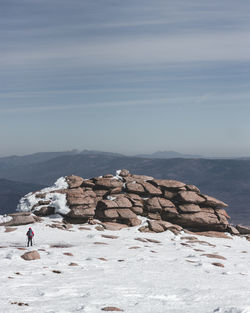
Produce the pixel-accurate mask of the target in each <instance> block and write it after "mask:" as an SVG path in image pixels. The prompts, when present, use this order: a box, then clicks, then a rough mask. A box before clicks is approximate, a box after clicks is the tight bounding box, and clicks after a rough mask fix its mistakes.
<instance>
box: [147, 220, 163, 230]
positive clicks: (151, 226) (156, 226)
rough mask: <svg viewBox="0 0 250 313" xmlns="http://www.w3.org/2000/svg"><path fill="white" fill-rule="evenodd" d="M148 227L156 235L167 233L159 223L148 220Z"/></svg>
mask: <svg viewBox="0 0 250 313" xmlns="http://www.w3.org/2000/svg"><path fill="white" fill-rule="evenodd" d="M148 227H149V229H150V230H151V231H153V232H155V233H162V232H164V231H165V229H164V227H163V226H161V225H160V223H159V222H158V221H150V220H148Z"/></svg>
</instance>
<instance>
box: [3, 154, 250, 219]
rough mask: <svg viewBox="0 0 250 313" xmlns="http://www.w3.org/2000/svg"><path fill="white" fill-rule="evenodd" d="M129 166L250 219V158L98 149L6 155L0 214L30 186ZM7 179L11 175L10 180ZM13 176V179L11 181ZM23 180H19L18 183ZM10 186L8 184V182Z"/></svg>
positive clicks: (30, 188)
mask: <svg viewBox="0 0 250 313" xmlns="http://www.w3.org/2000/svg"><path fill="white" fill-rule="evenodd" d="M121 168H127V169H128V170H130V171H131V172H132V173H136V174H145V175H151V176H153V177H155V178H168V179H176V180H181V181H184V182H186V183H189V184H195V185H197V186H198V187H199V188H200V189H201V191H202V193H207V194H209V195H213V196H215V197H217V198H219V199H220V200H223V201H225V202H227V203H228V204H229V208H228V212H229V214H231V216H232V220H233V222H235V223H239V222H242V223H244V224H246V223H247V224H250V159H248V158H246V159H202V158H181V157H179V158H158V157H157V158H149V157H139V156H136V157H128V156H124V155H121V154H116V153H108V152H98V151H88V150H85V151H82V152H79V151H75V150H73V151H67V152H47V153H46V152H45V153H36V154H32V155H27V156H22V157H19V156H14V157H13V156H12V157H4V158H0V180H1V184H0V214H1V213H2V212H3V210H5V211H6V210H8V211H9V210H11V211H14V210H15V208H16V204H17V200H18V199H19V198H20V197H21V196H22V195H24V194H25V193H27V192H30V191H33V190H37V189H40V188H41V186H48V185H51V184H52V183H53V182H54V181H55V180H56V179H57V178H58V177H60V176H66V175H70V174H75V175H79V176H82V177H86V178H88V177H95V176H99V175H102V174H103V173H114V172H115V170H116V169H121ZM4 179H5V180H4ZM6 180H7V181H6ZM17 182H18V183H17ZM5 186H6V188H7V190H6V188H5Z"/></svg>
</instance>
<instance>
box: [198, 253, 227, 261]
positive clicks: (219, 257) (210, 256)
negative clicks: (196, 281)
mask: <svg viewBox="0 0 250 313" xmlns="http://www.w3.org/2000/svg"><path fill="white" fill-rule="evenodd" d="M202 256H206V257H207V258H210V259H220V260H226V258H225V257H224V256H222V255H218V254H208V253H204V254H202Z"/></svg>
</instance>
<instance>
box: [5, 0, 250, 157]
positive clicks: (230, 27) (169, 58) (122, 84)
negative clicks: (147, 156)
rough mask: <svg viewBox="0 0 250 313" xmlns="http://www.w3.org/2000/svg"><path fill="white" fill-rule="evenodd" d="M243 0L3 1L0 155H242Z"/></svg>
mask: <svg viewBox="0 0 250 313" xmlns="http://www.w3.org/2000/svg"><path fill="white" fill-rule="evenodd" d="M249 143H250V1H246V0H238V1H235V0H220V1H218V0H210V1H204V0H189V1H187V0H173V1H170V0H150V1H149V0H126V1H121V0H67V1H66V0H22V1H20V0H0V156H4V155H12V154H19V155H22V154H28V153H33V152H39V151H63V150H71V149H80V150H82V149H90V150H101V151H110V152H120V153H124V154H127V155H132V154H137V153H152V152H155V151H159V150H174V151H178V152H182V153H190V154H202V155H207V156H250V144H249Z"/></svg>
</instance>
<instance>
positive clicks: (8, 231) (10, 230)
mask: <svg viewBox="0 0 250 313" xmlns="http://www.w3.org/2000/svg"><path fill="white" fill-rule="evenodd" d="M15 230H17V228H15V227H5V233H10V232H12V231H15Z"/></svg>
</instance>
